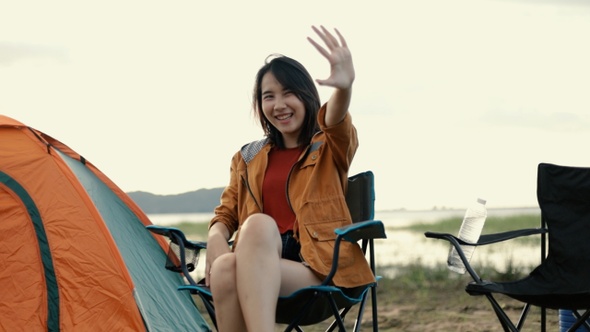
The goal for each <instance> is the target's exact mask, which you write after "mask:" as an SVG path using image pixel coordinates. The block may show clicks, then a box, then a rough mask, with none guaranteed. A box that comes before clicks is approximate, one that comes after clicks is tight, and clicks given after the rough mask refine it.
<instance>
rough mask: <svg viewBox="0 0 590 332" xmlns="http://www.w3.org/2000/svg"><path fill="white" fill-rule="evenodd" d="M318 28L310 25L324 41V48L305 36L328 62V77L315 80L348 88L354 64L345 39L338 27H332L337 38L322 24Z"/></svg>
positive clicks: (352, 78)
mask: <svg viewBox="0 0 590 332" xmlns="http://www.w3.org/2000/svg"><path fill="white" fill-rule="evenodd" d="M320 28H321V29H318V28H317V27H315V26H313V27H312V29H313V30H314V31H315V33H316V34H317V35H318V36H319V37H320V38H321V39H322V40H323V41H324V44H326V46H325V47H326V48H324V47H322V46H321V45H320V44H318V43H317V42H316V41H314V40H313V39H311V38H310V37H307V40H309V42H310V43H311V44H312V45H313V46H314V47H315V48H316V49H317V50H318V51H319V52H320V53H321V54H322V55H323V56H324V57H325V58H326V59H328V62H330V77H328V78H327V79H325V80H320V79H317V80H316V82H318V84H320V85H326V86H331V87H334V88H337V89H350V88H351V87H352V82H353V81H354V66H353V64H352V55H351V54H350V50H349V49H348V46H347V45H346V40H344V37H342V35H341V34H340V32H339V31H338V29H334V30H335V31H336V34H337V35H338V39H336V37H335V36H334V35H332V34H331V33H330V32H329V31H328V30H327V29H326V28H324V27H323V26H321V27H320Z"/></svg>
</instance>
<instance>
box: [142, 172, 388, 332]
mask: <svg viewBox="0 0 590 332" xmlns="http://www.w3.org/2000/svg"><path fill="white" fill-rule="evenodd" d="M374 201H375V192H374V177H373V173H372V172H371V171H367V172H363V173H360V174H357V175H355V176H352V177H350V178H349V179H348V190H347V193H346V202H347V205H348V208H349V210H350V214H351V216H352V220H353V224H351V225H349V226H346V227H342V228H338V229H335V230H334V232H335V234H336V240H335V244H334V255H333V263H332V269H331V271H330V273H329V275H328V276H327V277H326V279H325V280H324V281H323V282H322V284H321V285H319V286H310V287H306V288H303V289H300V290H298V291H296V292H294V293H293V294H291V295H289V296H286V297H280V298H279V301H278V304H277V311H276V312H277V314H276V322H277V323H278V324H285V325H288V326H287V327H286V329H285V331H292V330H293V329H295V330H296V331H303V330H302V328H301V326H306V325H313V324H317V323H319V322H322V321H324V320H326V319H328V318H329V317H331V316H333V317H334V321H333V322H332V324H331V325H330V326H329V327H328V329H327V331H333V330H334V329H335V328H336V327H338V328H339V330H340V331H345V330H346V328H345V326H344V318H345V316H346V314H347V313H348V312H349V311H350V309H351V308H352V307H353V306H355V305H357V304H358V307H359V309H358V315H357V318H356V323H355V326H354V331H358V330H359V329H360V326H361V322H362V318H363V312H364V308H365V304H366V300H367V295H368V292H369V291H370V292H371V300H372V302H371V306H372V315H373V322H372V323H373V331H377V330H378V326H377V297H376V296H377V294H376V293H377V292H376V287H377V281H376V282H373V283H371V284H368V285H365V286H361V287H357V288H353V289H342V288H338V287H335V286H332V285H331V280H332V277H333V276H334V274H335V273H336V271H337V269H338V255H339V249H340V246H339V243H340V242H341V241H350V242H358V241H361V248H362V250H363V252H365V254H367V250H368V254H369V264H370V267H371V270H372V271H373V274H374V275H375V255H374V245H373V239H376V238H386V234H385V229H384V226H383V223H382V222H381V221H378V220H373V217H374ZM147 228H148V229H149V230H150V231H152V232H154V233H156V234H160V235H164V236H167V237H169V238H170V246H171V248H175V249H174V250H175V251H176V253H175V254H173V255H170V257H169V258H168V260H167V263H166V268H168V269H170V270H173V271H176V272H180V273H183V274H184V276H185V277H186V279H187V281H188V284H187V285H182V286H180V287H179V288H178V289H179V290H188V291H190V292H191V293H192V294H196V295H198V296H199V297H200V298H201V300H203V304H204V306H205V308H206V310H207V312H208V313H209V316H210V318H211V321H212V322H213V324H214V325H215V326H216V327H217V322H216V319H215V306H214V301H213V298H212V295H211V291H210V289H209V288H208V287H206V286H205V285H204V280H201V281H199V282H197V281H195V280H194V279H193V278H192V277H191V275H190V272H191V271H192V270H193V269H194V268H195V266H196V262H197V260H198V259H197V258H198V255H199V251H200V250H201V249H206V247H207V244H206V243H205V242H195V241H189V240H187V239H186V237H185V235H184V234H183V233H182V231H180V230H178V229H175V228H169V227H161V226H156V225H150V226H147ZM375 279H376V280H378V279H379V277H376V278H375Z"/></svg>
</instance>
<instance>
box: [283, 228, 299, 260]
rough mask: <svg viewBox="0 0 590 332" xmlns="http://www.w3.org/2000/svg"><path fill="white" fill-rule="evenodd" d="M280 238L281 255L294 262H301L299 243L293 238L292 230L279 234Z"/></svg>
mask: <svg viewBox="0 0 590 332" xmlns="http://www.w3.org/2000/svg"><path fill="white" fill-rule="evenodd" d="M281 240H282V241H283V253H282V255H281V257H282V258H284V259H288V260H292V261H295V262H301V261H302V260H301V256H300V255H299V252H300V251H301V245H300V244H299V242H297V240H295V239H294V238H293V231H287V232H286V233H283V234H281Z"/></svg>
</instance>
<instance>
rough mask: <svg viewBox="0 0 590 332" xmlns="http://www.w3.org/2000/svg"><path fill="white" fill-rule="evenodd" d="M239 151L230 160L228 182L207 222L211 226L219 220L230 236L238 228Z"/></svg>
mask: <svg viewBox="0 0 590 332" xmlns="http://www.w3.org/2000/svg"><path fill="white" fill-rule="evenodd" d="M240 158H241V157H240V154H239V152H238V153H236V154H235V155H234V156H233V158H232V161H231V167H230V180H229V184H228V185H227V187H225V189H224V190H223V193H222V194H221V199H220V204H219V205H218V206H217V207H216V208H215V210H214V212H215V216H214V217H213V218H212V219H211V221H210V222H209V227H211V226H212V225H213V224H214V223H216V222H221V223H223V224H224V225H225V227H227V229H228V231H229V234H230V238H231V236H232V235H233V234H234V232H235V231H236V230H237V229H238V181H239V180H238V179H239V176H238V171H237V167H238V163H239V159H240Z"/></svg>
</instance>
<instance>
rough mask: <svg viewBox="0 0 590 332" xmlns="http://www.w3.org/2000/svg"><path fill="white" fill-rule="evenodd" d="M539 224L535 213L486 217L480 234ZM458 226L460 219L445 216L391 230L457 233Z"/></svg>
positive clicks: (532, 239) (529, 240)
mask: <svg viewBox="0 0 590 332" xmlns="http://www.w3.org/2000/svg"><path fill="white" fill-rule="evenodd" d="M540 225H541V221H540V217H539V215H536V214H530V215H529V214H523V215H514V216H507V217H488V218H487V219H486V223H485V225H484V227H483V230H482V234H490V233H499V232H506V231H511V230H516V229H524V228H539V227H540ZM460 227H461V220H457V218H445V219H441V220H439V221H437V222H435V223H424V222H420V221H418V222H416V223H413V224H412V225H409V226H405V227H399V228H391V229H392V231H395V230H396V229H403V230H409V231H414V232H421V233H423V232H426V231H431V232H438V233H450V234H457V233H458V232H459V228H460ZM515 241H518V243H519V244H530V245H534V244H538V243H539V238H538V237H521V238H517V239H515Z"/></svg>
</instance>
